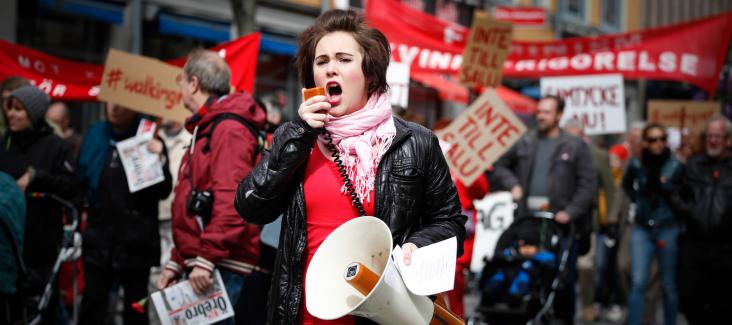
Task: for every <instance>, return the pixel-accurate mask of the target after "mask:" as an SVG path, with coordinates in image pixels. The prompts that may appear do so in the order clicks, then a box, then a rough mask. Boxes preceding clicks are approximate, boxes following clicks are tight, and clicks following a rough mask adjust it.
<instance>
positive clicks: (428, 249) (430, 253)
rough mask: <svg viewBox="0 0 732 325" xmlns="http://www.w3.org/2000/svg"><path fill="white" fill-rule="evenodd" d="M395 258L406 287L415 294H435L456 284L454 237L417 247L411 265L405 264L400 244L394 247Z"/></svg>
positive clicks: (455, 240) (455, 241)
mask: <svg viewBox="0 0 732 325" xmlns="http://www.w3.org/2000/svg"><path fill="white" fill-rule="evenodd" d="M392 258H393V259H394V264H395V265H396V267H397V270H399V273H400V274H401V275H402V279H404V284H405V285H406V286H407V289H409V291H411V292H412V293H413V294H415V295H420V296H428V295H434V294H438V293H440V292H445V291H450V290H452V289H453V287H454V285H455V261H456V259H457V239H456V238H455V237H451V238H448V239H445V240H443V241H440V242H437V243H434V244H432V245H428V246H425V247H422V248H419V249H417V250H416V251H414V252H413V253H412V263H411V264H409V266H407V265H404V254H403V252H402V249H401V247H399V246H397V247H395V248H394V250H393V251H392Z"/></svg>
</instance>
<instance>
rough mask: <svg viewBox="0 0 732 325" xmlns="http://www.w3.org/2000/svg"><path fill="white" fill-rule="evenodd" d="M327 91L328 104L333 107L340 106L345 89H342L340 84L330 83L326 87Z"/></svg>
mask: <svg viewBox="0 0 732 325" xmlns="http://www.w3.org/2000/svg"><path fill="white" fill-rule="evenodd" d="M326 91H327V92H328V102H329V103H330V104H331V105H332V106H335V105H338V104H339V103H340V102H341V95H342V94H343V89H342V88H341V85H340V84H338V83H337V82H335V81H332V82H329V83H328V84H327V85H326Z"/></svg>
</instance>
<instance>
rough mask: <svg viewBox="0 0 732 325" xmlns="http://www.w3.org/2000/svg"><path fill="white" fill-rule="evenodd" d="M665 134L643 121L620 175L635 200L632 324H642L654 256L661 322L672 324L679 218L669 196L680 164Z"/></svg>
mask: <svg viewBox="0 0 732 325" xmlns="http://www.w3.org/2000/svg"><path fill="white" fill-rule="evenodd" d="M666 137H667V135H666V130H665V129H664V127H663V126H662V125H660V124H655V123H654V124H649V125H648V126H646V127H645V128H644V129H643V149H642V152H641V157H640V158H633V160H631V161H630V163H629V165H628V169H627V170H626V172H625V175H624V176H623V190H624V191H625V193H626V194H627V195H628V197H630V199H631V200H632V201H633V203H635V218H634V224H635V225H634V227H633V230H632V233H631V237H630V256H631V280H632V284H631V289H630V297H629V298H628V306H630V310H629V313H628V324H630V325H636V324H640V322H641V319H642V317H643V310H644V303H645V300H644V299H645V291H646V287H647V285H648V272H649V269H650V267H651V262H652V261H653V257H654V255H655V256H657V257H658V267H659V273H660V275H661V285H662V287H663V310H664V324H666V325H672V324H676V309H677V306H678V294H677V291H676V255H677V252H678V249H677V248H678V246H677V243H676V239H677V237H678V235H679V229H680V219H679V218H678V217H677V216H676V215H675V214H674V211H673V210H672V209H671V203H670V196H671V191H672V184H673V183H674V182H675V181H676V179H677V178H678V177H679V175H680V171H681V164H680V163H679V162H678V161H677V160H676V159H675V158H674V156H673V155H672V154H671V150H670V149H669V148H668V146H667V145H666Z"/></svg>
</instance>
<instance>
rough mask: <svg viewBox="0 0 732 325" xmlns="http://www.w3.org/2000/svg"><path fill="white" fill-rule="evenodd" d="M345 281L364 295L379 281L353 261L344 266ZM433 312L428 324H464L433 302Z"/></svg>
mask: <svg viewBox="0 0 732 325" xmlns="http://www.w3.org/2000/svg"><path fill="white" fill-rule="evenodd" d="M345 278H346V282H348V283H349V284H350V285H351V286H353V287H354V288H355V289H356V290H358V292H360V293H361V294H363V295H364V296H368V294H369V293H370V292H371V290H373V289H374V287H375V286H376V283H377V282H378V281H379V276H378V275H376V273H374V271H371V270H369V268H367V267H366V266H364V265H363V264H361V263H358V262H354V263H351V264H350V265H348V267H347V268H346V276H345ZM434 308H435V309H434V314H433V315H432V320H431V321H430V325H441V324H445V325H457V324H464V322H463V320H462V319H460V318H458V317H457V316H455V315H453V314H452V313H451V312H450V311H448V310H447V309H445V308H443V307H442V306H440V305H439V304H437V303H435V304H434Z"/></svg>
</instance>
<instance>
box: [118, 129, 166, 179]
mask: <svg viewBox="0 0 732 325" xmlns="http://www.w3.org/2000/svg"><path fill="white" fill-rule="evenodd" d="M143 121H144V119H143ZM140 124H141V127H138V129H140V128H143V126H142V124H143V122H141V123H140ZM154 128H155V127H154V126H153V128H152V129H154ZM152 136H153V133H152V132H147V133H143V134H142V135H139V136H134V137H131V138H129V139H127V140H124V141H120V142H117V153H118V154H119V159H120V161H121V162H122V167H123V168H124V170H125V176H126V177H127V186H128V188H129V189H130V193H135V192H137V191H139V190H141V189H144V188H147V187H150V186H152V185H155V184H157V183H160V182H162V181H164V180H165V175H164V174H163V165H162V163H161V162H160V157H159V156H158V154H155V153H152V152H150V151H148V150H147V142H148V141H150V139H152Z"/></svg>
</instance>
